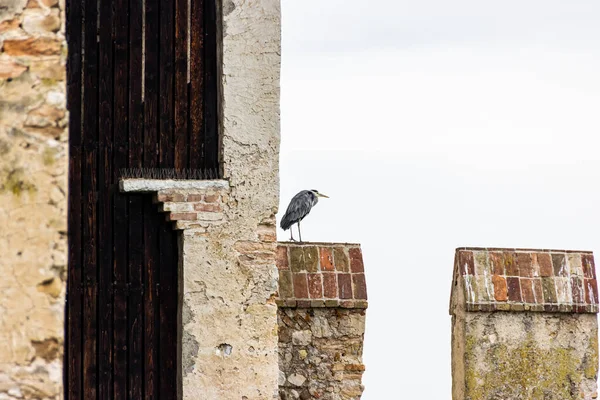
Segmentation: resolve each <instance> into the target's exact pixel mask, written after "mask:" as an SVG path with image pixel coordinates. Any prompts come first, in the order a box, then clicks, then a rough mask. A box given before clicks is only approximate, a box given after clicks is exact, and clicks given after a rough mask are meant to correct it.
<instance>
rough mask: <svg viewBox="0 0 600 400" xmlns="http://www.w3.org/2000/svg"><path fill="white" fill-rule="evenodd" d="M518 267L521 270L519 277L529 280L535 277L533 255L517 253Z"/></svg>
mask: <svg viewBox="0 0 600 400" xmlns="http://www.w3.org/2000/svg"><path fill="white" fill-rule="evenodd" d="M517 267H518V269H519V276H522V277H529V278H533V277H534V276H535V270H534V266H533V262H532V259H531V253H521V252H519V253H517Z"/></svg>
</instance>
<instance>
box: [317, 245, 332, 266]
mask: <svg viewBox="0 0 600 400" xmlns="http://www.w3.org/2000/svg"><path fill="white" fill-rule="evenodd" d="M319 259H320V266H321V271H334V270H335V268H334V266H333V253H332V251H331V248H330V247H319Z"/></svg>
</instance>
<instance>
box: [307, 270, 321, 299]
mask: <svg viewBox="0 0 600 400" xmlns="http://www.w3.org/2000/svg"><path fill="white" fill-rule="evenodd" d="M307 278H308V294H309V295H310V298H311V299H320V298H322V297H323V281H322V280H321V274H308V275H307Z"/></svg>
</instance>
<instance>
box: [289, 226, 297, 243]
mask: <svg viewBox="0 0 600 400" xmlns="http://www.w3.org/2000/svg"><path fill="white" fill-rule="evenodd" d="M290 240H291V241H292V242H295V241H296V240H294V229H293V228H292V227H291V226H290Z"/></svg>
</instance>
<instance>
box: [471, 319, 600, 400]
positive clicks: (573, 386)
mask: <svg viewBox="0 0 600 400" xmlns="http://www.w3.org/2000/svg"><path fill="white" fill-rule="evenodd" d="M464 329H465V337H464V343H465V352H464V356H465V358H464V361H465V370H464V378H465V380H464V382H465V397H464V398H465V399H471V400H488V399H510V400H517V399H518V400H521V399H522V400H529V399H531V400H534V399H535V400H537V399H539V400H542V399H543V400H567V399H573V400H574V399H593V398H596V397H597V385H596V379H597V377H598V324H597V321H596V315H594V314H581V315H573V314H566V313H565V314H558V313H557V314H546V313H533V312H529V313H517V314H515V313H506V312H497V313H467V314H466V316H465V328H464Z"/></svg>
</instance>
